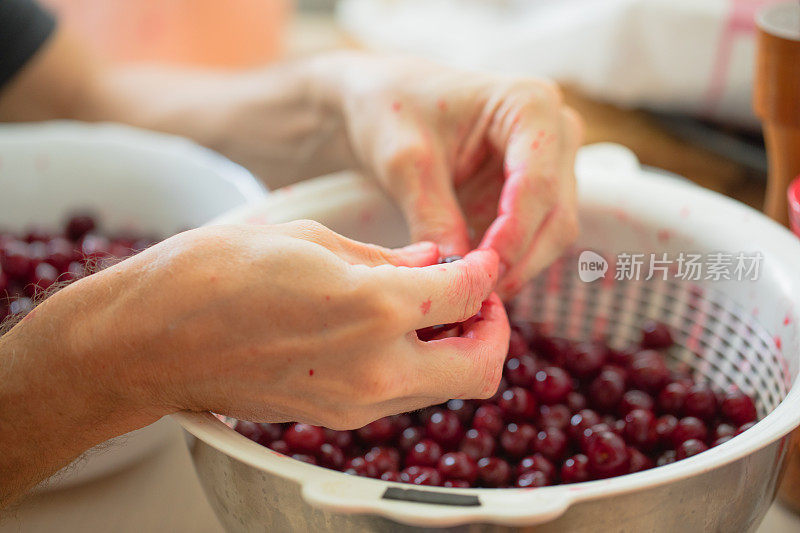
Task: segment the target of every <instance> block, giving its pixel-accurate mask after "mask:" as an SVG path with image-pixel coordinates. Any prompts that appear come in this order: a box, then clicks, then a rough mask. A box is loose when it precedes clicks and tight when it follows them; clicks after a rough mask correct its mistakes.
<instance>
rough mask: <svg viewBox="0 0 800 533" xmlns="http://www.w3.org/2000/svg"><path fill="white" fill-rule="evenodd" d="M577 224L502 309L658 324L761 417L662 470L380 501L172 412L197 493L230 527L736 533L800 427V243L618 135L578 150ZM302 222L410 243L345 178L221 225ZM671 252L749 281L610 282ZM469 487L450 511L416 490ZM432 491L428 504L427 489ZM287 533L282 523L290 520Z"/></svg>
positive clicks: (622, 336)
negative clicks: (593, 276) (753, 275)
mask: <svg viewBox="0 0 800 533" xmlns="http://www.w3.org/2000/svg"><path fill="white" fill-rule="evenodd" d="M577 174H578V178H579V194H580V210H581V225H582V232H581V236H580V238H579V241H578V244H577V246H576V248H575V249H574V250H572V251H571V252H570V253H568V254H566V255H565V256H564V257H563V258H562V259H560V260H559V261H557V262H556V263H555V264H554V265H552V266H551V267H550V268H549V269H548V270H547V271H546V272H544V273H543V274H542V275H541V276H540V277H539V278H537V279H536V280H535V281H534V282H533V283H532V284H531V285H530V286H529V287H526V289H525V290H524V291H523V293H522V294H521V295H520V297H519V298H518V300H517V301H516V305H515V306H514V311H513V313H514V315H515V316H517V317H518V318H525V319H528V320H534V321H536V322H542V323H544V324H546V325H547V326H548V327H549V328H550V330H551V332H552V333H555V334H559V335H563V336H566V337H570V338H576V339H588V338H592V337H596V336H598V335H602V336H605V337H607V338H608V340H609V342H610V343H611V344H612V346H620V347H621V346H624V345H626V344H628V343H630V342H631V341H634V340H638V335H639V334H640V333H639V331H640V327H641V325H642V323H643V322H644V320H645V319H647V318H651V319H657V320H660V321H663V322H666V323H667V324H669V325H670V326H671V327H672V329H673V331H674V333H675V338H676V341H677V343H676V347H674V348H673V349H671V350H670V351H669V357H670V359H672V362H673V364H675V365H679V364H685V365H688V367H689V368H690V369H691V370H692V372H693V373H694V374H695V375H697V376H703V377H704V378H706V379H708V380H709V381H711V382H712V383H714V384H715V385H717V386H719V387H720V388H726V387H728V386H730V385H735V386H738V387H739V388H741V389H742V390H744V391H745V392H747V393H751V394H753V395H754V396H755V398H756V399H757V403H758V410H759V415H760V416H762V417H763V419H762V420H761V421H760V422H758V424H756V426H754V427H753V428H752V429H750V430H748V431H746V432H744V433H743V434H741V435H739V436H737V437H735V438H734V439H732V440H730V441H728V442H726V443H724V444H722V445H720V446H717V447H715V448H712V449H711V450H709V451H707V452H704V453H702V454H699V455H697V456H694V457H691V458H689V459H686V460H683V461H678V462H676V463H674V464H670V465H667V466H664V467H659V468H655V469H652V470H647V471H644V472H639V473H636V474H631V475H626V476H621V477H618V478H612V479H606V480H598V481H590V482H586V483H577V484H572V485H563V486H554V487H543V488H538V489H534V490H530V489H459V490H453V489H445V488H428V487H425V488H424V489H421V490H422V495H421V497H420V498H418V499H420V500H422V501H421V502H420V501H417V502H410V501H398V500H395V499H391V498H388V497H387V494H386V489H387V488H388V487H393V486H396V487H401V488H407V487H408V486H407V485H400V484H396V483H389V482H384V481H380V480H373V479H366V478H359V477H355V476H347V475H344V474H341V473H339V472H335V471H331V470H326V469H323V468H319V467H316V466H312V465H308V464H305V463H301V462H298V461H295V460H293V459H290V458H287V457H284V456H281V455H280V454H275V453H273V452H271V451H269V450H267V449H265V448H263V447H261V446H259V445H258V444H256V443H253V442H250V441H249V440H247V439H246V438H244V437H242V436H241V435H238V434H237V433H236V432H234V431H233V430H232V429H230V428H229V427H228V426H227V425H225V424H224V423H223V422H222V421H220V420H219V419H217V418H216V417H214V416H213V415H211V414H210V413H205V414H199V413H194V414H181V415H178V418H179V420H180V421H181V423H182V424H183V426H184V427H185V428H186V429H187V431H189V432H190V433H192V434H194V435H195V436H197V437H198V439H199V440H198V441H197V443H196V445H195V447H194V449H193V458H194V461H195V465H196V467H197V470H198V473H199V476H200V479H201V481H202V482H203V485H204V487H205V489H206V492H207V494H208V495H209V499H210V501H211V503H212V505H213V506H214V508H215V509H216V511H217V513H218V515H219V517H220V519H221V521H222V522H223V523H224V524H225V525H226V526H227V527H229V528H230V529H231V530H265V529H266V530H271V531H279V530H280V531H283V530H303V531H318V530H331V531H334V530H335V531H348V530H349V531H398V530H404V529H405V528H406V527H410V526H416V527H426V528H441V527H446V528H453V529H452V530H464V531H471V532H473V531H494V530H498V529H504V528H516V527H522V526H524V527H526V528H531V529H526V531H527V530H530V531H537V532H540V531H606V530H613V531H669V532H674V531H748V530H753V529H755V528H756V527H757V525H758V523H759V522H760V521H761V519H762V518H763V516H764V513H766V510H767V508H768V507H769V505H770V503H771V502H772V500H773V498H774V494H775V490H776V488H777V483H778V480H779V475H780V472H781V469H782V465H783V461H784V458H785V454H786V450H787V444H788V439H787V438H786V436H787V434H788V433H789V432H790V431H791V430H792V429H793V428H795V427H796V426H797V425H798V423H800V388H798V386H797V385H796V384H795V382H796V378H797V374H798V367H799V364H800V335H799V333H800V329H798V318H797V311H798V308H797V305H798V302H800V243H798V240H797V238H796V237H795V236H793V235H792V234H791V233H789V232H788V231H787V230H785V229H784V228H782V227H780V226H779V225H777V224H775V223H774V222H772V221H770V220H768V219H767V218H765V217H764V216H762V215H761V214H760V213H758V212H756V211H754V210H752V209H750V208H748V207H746V206H744V205H742V204H740V203H738V202H735V201H733V200H730V199H728V198H725V197H722V196H720V195H717V194H715V193H712V192H709V191H707V190H704V189H701V188H699V187H696V186H694V185H692V184H690V183H688V182H685V181H684V180H681V179H677V178H672V177H665V176H663V175H659V174H657V173H655V172H652V171H647V170H643V169H641V168H639V165H638V163H637V161H636V160H635V158H634V157H632V154H630V152H629V151H627V150H626V149H624V148H621V147H618V146H613V145H596V146H591V147H587V148H584V149H582V150H581V152H580V154H579V158H578V165H577ZM297 218H311V219H315V220H318V221H320V222H322V223H323V224H325V225H327V226H329V227H331V228H332V229H334V230H335V231H338V232H340V233H343V234H345V235H348V236H350V237H353V238H356V239H359V240H363V241H369V242H378V243H381V244H384V245H388V246H398V245H401V244H404V243H405V242H406V240H407V233H406V230H405V225H404V224H403V222H402V218H401V217H400V214H399V212H398V211H397V209H396V208H395V207H394V206H393V205H391V203H389V202H388V201H387V200H386V198H385V197H384V196H383V195H382V194H381V193H380V192H378V191H377V190H376V189H375V188H374V187H372V186H369V185H365V183H364V182H363V181H360V180H358V179H356V178H354V177H352V176H339V177H336V178H326V179H322V180H316V181H312V182H307V183H304V184H301V185H298V186H295V187H293V188H292V189H290V190H288V191H278V192H276V193H273V194H272V195H270V197H268V198H267V199H266V200H265V201H264V203H263V204H261V205H260V206H259V207H258V208H256V209H253V208H245V209H242V210H238V211H235V212H232V213H230V214H229V215H227V216H225V217H223V218H222V219H221V220H219V222H222V223H241V222H249V223H277V222H283V221H287V220H293V219H297ZM586 250H591V251H593V252H595V253H597V254H599V255H600V256H602V257H604V258H605V259H606V260H607V261H608V263H609V265H608V270H607V272H606V277H605V278H601V279H598V280H596V281H592V282H584V281H581V279H580V277H579V275H578V257H579V255H580V253H581V252H583V251H586ZM681 252H683V253H684V254H687V253H698V254H701V256H703V257H704V258H706V259H707V258H708V254H713V253H723V254H728V253H730V254H734V255H735V254H737V253H739V252H742V253H746V254H753V253H760V254H761V256H762V258H761V260H760V262H759V272H758V276H757V279H755V280H749V281H738V280H736V279H731V280H724V279H721V280H713V279H705V276H702V278H701V279H698V280H682V279H678V278H677V277H676V276H675V275H674V274H675V272H674V269H673V272H670V273H669V275H668V276H667V279H666V280H665V279H661V277H660V276H658V275H656V276H655V277H654V278H653V279H650V280H646V279H644V278H646V277H647V276H646V274H647V270H648V269H647V266H648V265H647V263H645V265H644V266H643V269H642V273H643V276H642V279H640V280H638V281H637V280H624V281H623V280H620V281H617V280H615V279H614V277H615V274H616V258H617V257H618V256H619V254H622V253H626V254H644V255H645V261H646V260H648V259H649V254H652V253H655V254H657V256H658V257H659V258H661V257H662V254H667V258H677V257H678V255H679V254H680V253H681ZM442 493H447V494H458V495H469V496H473V497H474V498H470V499H469V502H466V500H465V501H463V502H462V503H461V504H458V503H456V502H451V503H450V504H445V503H441V502H440V501H439V502H437V501H434V499H433V498H432V497H430V498H429V497H427V496H426V495H428V496H430V495H441V494H442ZM426 498H427V499H426ZM287 528H288V529H287Z"/></svg>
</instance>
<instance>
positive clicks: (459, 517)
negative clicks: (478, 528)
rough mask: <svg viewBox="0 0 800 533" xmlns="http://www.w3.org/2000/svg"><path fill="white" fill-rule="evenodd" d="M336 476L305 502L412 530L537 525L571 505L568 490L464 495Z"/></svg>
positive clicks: (312, 486)
mask: <svg viewBox="0 0 800 533" xmlns="http://www.w3.org/2000/svg"><path fill="white" fill-rule="evenodd" d="M342 478H343V476H341V475H338V476H332V477H326V478H324V479H311V480H307V481H306V482H305V483H303V488H302V495H303V499H304V500H305V501H306V502H307V503H308V504H309V505H311V506H313V507H316V508H319V509H324V510H327V511H331V512H336V513H345V514H355V513H358V514H364V513H366V514H374V515H378V516H382V517H385V518H389V519H391V520H394V521H397V522H400V523H403V524H408V525H412V526H427V527H449V526H455V525H459V524H467V523H492V524H502V525H508V526H520V525H535V524H541V523H544V522H549V521H551V520H554V519H556V518H558V517H559V516H561V515H562V514H563V513H564V512H565V511H566V510H567V508H568V507H569V506H570V504H571V503H572V502H571V498H570V495H569V494H568V492H567V491H566V490H564V488H563V487H543V488H540V489H518V490H495V489H482V490H467V489H464V490H458V489H444V488H439V487H435V488H433V487H414V486H410V485H404V484H400V483H389V482H383V481H378V480H374V479H365V478H358V477H355V476H353V477H352V478H344V479H342Z"/></svg>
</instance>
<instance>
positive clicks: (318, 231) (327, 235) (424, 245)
mask: <svg viewBox="0 0 800 533" xmlns="http://www.w3.org/2000/svg"><path fill="white" fill-rule="evenodd" d="M274 229H275V230H277V231H279V232H281V233H284V234H286V235H290V236H292V237H295V238H298V239H303V240H306V241H309V242H313V243H316V244H319V245H321V246H324V247H325V248H327V249H328V250H330V251H331V252H333V253H334V254H336V255H337V256H339V257H340V258H342V259H344V260H345V261H347V262H348V263H350V264H353V265H367V266H378V265H385V264H389V265H394V266H408V267H418V266H427V265H432V264H434V263H436V261H437V260H438V259H439V257H440V251H439V248H438V246H437V245H436V244H435V243H432V242H418V243H415V244H411V245H409V246H406V247H403V248H394V249H393V248H384V247H383V246H378V245H377V244H368V243H363V242H359V241H355V240H353V239H349V238H347V237H345V236H344V235H341V234H339V233H336V232H335V231H333V230H331V229H329V228H327V227H325V226H323V225H322V224H320V223H319V222H316V221H314V220H295V221H293V222H287V223H285V224H279V225H276V226H274Z"/></svg>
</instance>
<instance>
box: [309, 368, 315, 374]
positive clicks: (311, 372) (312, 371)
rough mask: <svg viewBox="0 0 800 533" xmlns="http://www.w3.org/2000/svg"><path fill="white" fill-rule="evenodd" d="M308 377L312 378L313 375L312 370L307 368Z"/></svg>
mask: <svg viewBox="0 0 800 533" xmlns="http://www.w3.org/2000/svg"><path fill="white" fill-rule="evenodd" d="M308 375H309V376H313V375H314V369H313V368H309V369H308Z"/></svg>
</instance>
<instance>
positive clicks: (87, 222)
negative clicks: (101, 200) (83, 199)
mask: <svg viewBox="0 0 800 533" xmlns="http://www.w3.org/2000/svg"><path fill="white" fill-rule="evenodd" d="M96 228H97V223H96V222H95V219H94V217H93V216H92V215H91V214H88V213H77V214H75V215H73V216H72V217H70V218H69V220H67V223H66V225H65V227H64V233H66V235H67V237H68V238H70V239H71V240H73V241H77V240H79V239H81V238H82V237H83V236H84V235H86V234H87V233H89V232H90V231H94V230H95V229H96Z"/></svg>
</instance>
